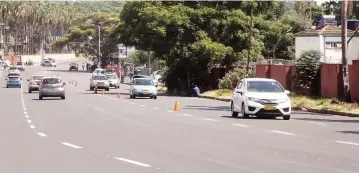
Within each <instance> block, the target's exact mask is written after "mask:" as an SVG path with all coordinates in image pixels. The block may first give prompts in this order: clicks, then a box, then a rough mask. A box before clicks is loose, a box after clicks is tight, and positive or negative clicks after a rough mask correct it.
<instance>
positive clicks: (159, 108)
mask: <svg viewBox="0 0 359 173" xmlns="http://www.w3.org/2000/svg"><path fill="white" fill-rule="evenodd" d="M152 109H160V108H156V107H152Z"/></svg>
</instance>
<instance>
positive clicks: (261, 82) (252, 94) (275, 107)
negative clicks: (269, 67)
mask: <svg viewBox="0 0 359 173" xmlns="http://www.w3.org/2000/svg"><path fill="white" fill-rule="evenodd" d="M288 94H289V91H287V90H284V89H283V87H282V86H281V85H280V83H279V82H278V81H276V80H274V79H264V78H245V79H243V80H241V81H240V82H239V83H238V85H237V86H236V88H235V89H234V92H233V96H232V101H231V113H232V116H233V117H237V116H238V113H239V112H240V113H241V115H242V117H244V118H247V117H249V115H254V116H257V117H265V116H266V117H271V118H275V117H283V119H284V120H289V119H290V114H291V102H290V99H289V97H288Z"/></svg>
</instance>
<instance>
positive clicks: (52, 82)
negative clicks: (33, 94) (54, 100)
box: [39, 77, 66, 100]
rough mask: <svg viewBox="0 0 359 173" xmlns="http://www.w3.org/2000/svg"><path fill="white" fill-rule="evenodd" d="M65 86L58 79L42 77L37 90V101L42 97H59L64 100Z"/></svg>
mask: <svg viewBox="0 0 359 173" xmlns="http://www.w3.org/2000/svg"><path fill="white" fill-rule="evenodd" d="M65 85H66V83H65V82H62V80H61V78H60V77H44V78H43V79H42V81H41V84H40V88H39V100H42V99H43V98H44V97H61V99H62V100H64V99H65Z"/></svg>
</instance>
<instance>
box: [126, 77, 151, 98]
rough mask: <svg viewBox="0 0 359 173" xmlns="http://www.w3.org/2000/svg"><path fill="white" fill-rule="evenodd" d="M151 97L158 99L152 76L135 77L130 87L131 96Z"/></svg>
mask: <svg viewBox="0 0 359 173" xmlns="http://www.w3.org/2000/svg"><path fill="white" fill-rule="evenodd" d="M136 97H150V98H151V99H152V98H154V99H157V88H156V86H155V84H154V83H153V81H152V79H150V78H137V79H134V81H133V84H132V85H131V88H130V98H133V99H135V98H136Z"/></svg>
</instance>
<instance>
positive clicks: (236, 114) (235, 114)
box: [231, 102, 238, 117]
mask: <svg viewBox="0 0 359 173" xmlns="http://www.w3.org/2000/svg"><path fill="white" fill-rule="evenodd" d="M231 114H232V117H238V112H236V111H234V105H233V102H231Z"/></svg>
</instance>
